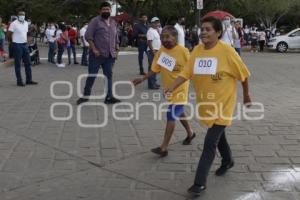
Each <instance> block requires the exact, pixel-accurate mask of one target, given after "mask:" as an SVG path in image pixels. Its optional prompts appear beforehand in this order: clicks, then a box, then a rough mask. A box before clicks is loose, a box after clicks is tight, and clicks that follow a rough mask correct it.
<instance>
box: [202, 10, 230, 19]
mask: <svg viewBox="0 0 300 200" xmlns="http://www.w3.org/2000/svg"><path fill="white" fill-rule="evenodd" d="M206 17H216V18H218V19H220V20H223V19H224V18H225V17H230V19H234V18H235V17H234V16H233V15H231V14H230V13H228V12H225V11H222V10H216V11H212V12H209V13H207V14H206V15H204V17H202V19H204V18H206Z"/></svg>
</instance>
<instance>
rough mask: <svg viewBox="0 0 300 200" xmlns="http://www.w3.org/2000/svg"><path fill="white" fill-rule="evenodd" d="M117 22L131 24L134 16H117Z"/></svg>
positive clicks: (124, 14) (126, 14) (125, 14)
mask: <svg viewBox="0 0 300 200" xmlns="http://www.w3.org/2000/svg"><path fill="white" fill-rule="evenodd" d="M115 20H116V21H118V22H130V21H131V20H132V16H131V15H129V14H128V13H126V12H124V13H123V14H121V15H117V16H115Z"/></svg>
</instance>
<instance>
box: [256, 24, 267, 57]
mask: <svg viewBox="0 0 300 200" xmlns="http://www.w3.org/2000/svg"><path fill="white" fill-rule="evenodd" d="M257 35H258V43H259V51H260V52H263V51H264V46H265V43H266V32H265V30H264V29H259V30H258V32H257Z"/></svg>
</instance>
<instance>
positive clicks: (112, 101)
mask: <svg viewBox="0 0 300 200" xmlns="http://www.w3.org/2000/svg"><path fill="white" fill-rule="evenodd" d="M120 102H121V101H120V100H119V99H116V98H115V97H106V98H105V101H104V103H105V104H115V103H120Z"/></svg>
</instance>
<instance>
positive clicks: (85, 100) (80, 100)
mask: <svg viewBox="0 0 300 200" xmlns="http://www.w3.org/2000/svg"><path fill="white" fill-rule="evenodd" d="M88 101H89V99H86V98H80V99H78V100H77V105H80V104H82V103H85V102H88Z"/></svg>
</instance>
